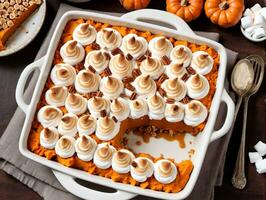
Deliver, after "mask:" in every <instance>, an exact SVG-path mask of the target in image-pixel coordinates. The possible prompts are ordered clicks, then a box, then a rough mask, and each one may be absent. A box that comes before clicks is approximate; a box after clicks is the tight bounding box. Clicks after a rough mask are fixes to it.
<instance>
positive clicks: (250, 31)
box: [245, 25, 261, 36]
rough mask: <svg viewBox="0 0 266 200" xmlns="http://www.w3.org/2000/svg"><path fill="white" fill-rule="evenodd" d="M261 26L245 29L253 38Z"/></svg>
mask: <svg viewBox="0 0 266 200" xmlns="http://www.w3.org/2000/svg"><path fill="white" fill-rule="evenodd" d="M260 27H261V26H260V25H256V26H250V27H248V28H246V29H245V33H247V34H248V35H249V36H252V35H253V33H254V31H255V30H256V29H257V28H260Z"/></svg>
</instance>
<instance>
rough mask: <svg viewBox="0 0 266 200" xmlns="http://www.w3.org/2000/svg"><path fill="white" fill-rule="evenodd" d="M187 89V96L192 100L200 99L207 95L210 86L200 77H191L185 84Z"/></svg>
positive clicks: (197, 75)
mask: <svg viewBox="0 0 266 200" xmlns="http://www.w3.org/2000/svg"><path fill="white" fill-rule="evenodd" d="M186 85H187V89H188V96H189V97H190V98H192V99H202V98H204V97H205V96H207V94H208V93H209V90H210V85H209V82H208V80H207V78H205V77H204V76H202V75H199V74H195V75H192V76H191V77H190V78H189V79H188V80H187V82H186Z"/></svg>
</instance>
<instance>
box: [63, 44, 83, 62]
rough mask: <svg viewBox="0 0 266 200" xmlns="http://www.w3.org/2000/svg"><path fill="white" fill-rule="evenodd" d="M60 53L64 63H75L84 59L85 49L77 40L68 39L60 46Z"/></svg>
mask: <svg viewBox="0 0 266 200" xmlns="http://www.w3.org/2000/svg"><path fill="white" fill-rule="evenodd" d="M60 55H61V57H62V58H63V61H64V63H68V64H70V65H76V64H78V63H80V62H81V61H82V60H83V59H84V57H85V50H84V48H83V47H82V45H81V44H79V43H78V42H77V41H75V40H69V41H67V42H66V43H65V44H64V45H63V46H62V47H61V49H60Z"/></svg>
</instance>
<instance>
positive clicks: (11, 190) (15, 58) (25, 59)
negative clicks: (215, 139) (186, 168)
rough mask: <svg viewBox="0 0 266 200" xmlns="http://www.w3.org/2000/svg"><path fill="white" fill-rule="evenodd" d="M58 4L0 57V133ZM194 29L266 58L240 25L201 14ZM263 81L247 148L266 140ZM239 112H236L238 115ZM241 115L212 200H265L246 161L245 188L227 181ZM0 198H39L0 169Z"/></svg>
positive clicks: (108, 0) (107, 4)
mask: <svg viewBox="0 0 266 200" xmlns="http://www.w3.org/2000/svg"><path fill="white" fill-rule="evenodd" d="M255 3H260V4H261V5H264V6H266V1H265V0H257V1H256V0H246V7H251V6H252V5H253V4H255ZM80 6H81V7H83V8H88V9H95V10H101V11H107V12H126V10H124V9H123V8H122V7H121V6H120V4H119V2H118V0H93V1H92V2H90V3H86V4H80ZM57 7H58V1H55V0H48V9H47V15H46V20H45V24H44V26H43V27H42V30H41V32H40V33H39V34H38V36H37V37H36V39H35V40H34V41H33V42H32V43H31V44H30V45H28V46H27V47H26V48H24V49H23V50H22V51H20V52H18V53H16V54H14V55H12V56H8V57H5V58H0V63H1V66H5V67H0V77H1V78H0V88H1V96H2V97H4V98H0V113H1V115H0V130H1V131H0V135H1V134H2V133H3V131H4V130H5V128H6V126H7V124H8V122H9V120H10V119H11V117H12V115H13V113H14V111H15V109H16V107H17V105H16V102H15V97H14V93H15V87H16V82H17V80H18V77H19V75H20V73H21V71H22V70H23V68H24V67H25V66H26V65H27V64H28V63H31V62H32V61H33V60H34V57H35V55H36V53H37V52H38V49H39V47H40V45H41V43H42V41H43V39H44V37H45V35H46V33H47V30H48V29H49V26H50V24H51V23H52V21H53V18H54V15H55V13H56V10H57ZM149 7H150V8H157V9H161V10H164V9H165V1H164V0H152V3H151V4H150V6H149ZM190 26H191V28H192V29H193V30H198V31H212V32H219V33H220V35H221V39H220V42H221V43H222V44H223V45H224V46H226V47H227V48H229V49H232V50H234V51H237V52H239V58H244V57H246V56H248V55H250V54H258V55H260V56H262V57H263V58H264V60H265V61H266V50H265V48H266V42H264V43H252V42H250V41H248V40H246V39H245V38H244V36H243V35H242V34H241V32H240V29H239V25H237V26H235V27H233V28H230V29H222V28H219V27H217V26H215V25H213V24H211V22H210V21H209V20H208V19H206V17H205V15H204V13H202V15H201V17H200V18H199V19H197V20H196V21H195V22H192V23H191V24H190ZM10 62H12V63H14V62H15V64H13V65H14V66H11V67H10ZM265 81H266V80H264V84H263V85H262V87H261V88H260V90H259V92H258V93H257V94H256V95H255V96H254V97H252V98H251V100H250V104H249V114H248V122H247V144H246V151H247V152H250V151H254V150H253V146H254V145H255V144H256V143H257V142H258V141H259V140H262V141H264V142H266V132H265V124H264V123H265V120H266V83H265ZM241 114H242V112H241V111H240V113H239V115H240V116H241ZM241 120H242V118H241V117H238V120H237V122H236V125H235V129H234V132H233V136H232V139H231V142H230V145H229V149H228V154H227V160H226V166H225V175H224V183H223V186H222V187H217V188H216V189H215V199H217V200H224V199H227V200H230V199H241V200H249V199H251V198H252V199H253V200H264V199H266V175H265V174H264V175H258V174H257V173H256V170H255V167H254V166H253V165H252V164H249V163H248V161H247V162H246V173H247V178H248V184H247V187H246V188H245V189H244V190H243V191H240V190H236V189H234V188H233V187H232V186H231V184H230V179H231V175H232V173H233V168H234V163H235V160H236V155H237V151H238V145H239V142H240V134H241V130H242V121H241ZM0 185H1V186H0V199H1V200H2V199H3V200H11V199H16V200H25V199H27V200H31V199H32V200H33V199H34V200H38V199H41V198H40V197H39V196H38V194H37V193H35V192H34V191H32V190H31V189H29V188H27V187H26V186H25V185H23V184H21V183H20V182H19V181H17V180H16V179H14V178H12V177H11V176H9V175H7V174H5V173H4V172H2V171H0Z"/></svg>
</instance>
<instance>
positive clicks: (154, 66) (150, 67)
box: [140, 57, 164, 79]
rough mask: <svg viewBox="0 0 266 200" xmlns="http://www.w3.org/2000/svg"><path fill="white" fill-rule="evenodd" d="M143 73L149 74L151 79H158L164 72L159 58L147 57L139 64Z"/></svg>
mask: <svg viewBox="0 0 266 200" xmlns="http://www.w3.org/2000/svg"><path fill="white" fill-rule="evenodd" d="M140 71H141V73H142V74H143V75H150V76H151V78H152V79H158V78H159V77H160V76H161V74H162V73H163V72H164V66H163V63H162V62H161V60H160V59H157V58H152V57H147V59H145V60H143V61H142V62H141V64H140Z"/></svg>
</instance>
